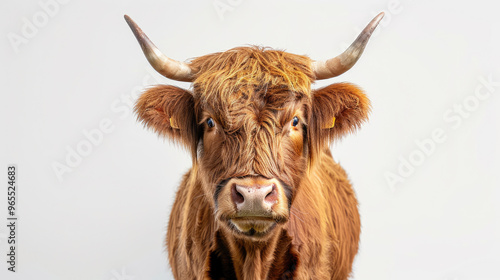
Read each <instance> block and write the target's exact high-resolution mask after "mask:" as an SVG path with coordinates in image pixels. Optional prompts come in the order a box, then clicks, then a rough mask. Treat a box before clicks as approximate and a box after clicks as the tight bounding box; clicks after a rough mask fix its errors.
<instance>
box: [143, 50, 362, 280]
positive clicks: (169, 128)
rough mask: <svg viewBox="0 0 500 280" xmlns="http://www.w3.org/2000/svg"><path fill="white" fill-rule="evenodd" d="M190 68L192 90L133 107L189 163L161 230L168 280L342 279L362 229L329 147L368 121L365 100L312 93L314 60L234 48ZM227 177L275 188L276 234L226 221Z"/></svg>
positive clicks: (335, 90) (153, 92) (336, 91)
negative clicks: (184, 152)
mask: <svg viewBox="0 0 500 280" xmlns="http://www.w3.org/2000/svg"><path fill="white" fill-rule="evenodd" d="M191 66H192V67H193V68H195V69H197V70H198V74H197V76H196V78H195V81H194V82H193V92H189V91H186V90H184V89H181V88H177V87H173V86H164V85H161V86H156V87H153V88H151V89H148V90H147V91H146V92H145V93H144V94H143V95H142V96H141V97H140V99H139V100H138V102H137V105H136V112H137V114H138V117H139V119H140V120H141V121H142V122H143V123H144V124H145V125H146V126H147V127H150V128H152V129H153V130H154V131H155V132H157V133H159V134H160V135H162V136H166V137H168V138H170V139H173V140H174V141H176V142H178V143H181V144H182V145H184V146H185V147H187V148H188V149H189V150H190V151H191V153H192V157H193V167H192V169H191V170H190V171H189V172H188V173H187V174H186V175H185V176H184V179H183V180H182V183H181V184H180V187H179V189H178V192H177V196H176V199H175V203H174V206H173V208H172V213H171V215H170V221H169V224H168V233H167V247H168V253H169V260H170V265H171V267H172V270H173V274H174V276H175V278H176V279H337V280H340V279H347V278H348V277H349V274H350V272H351V267H352V262H353V260H354V257H355V255H356V253H357V250H358V241H359V233H360V220H359V214H358V208H357V200H356V197H355V194H354V191H353V189H352V187H351V185H350V183H349V180H348V178H347V175H346V173H345V172H344V170H343V169H342V168H341V167H340V166H339V165H338V164H337V163H335V161H334V160H333V158H332V156H331V154H330V151H329V149H328V144H329V143H330V142H331V141H332V140H333V139H339V138H340V137H342V136H343V135H345V134H346V133H350V132H353V131H355V130H356V129H357V128H358V127H359V126H360V124H361V123H362V122H364V121H365V120H366V119H367V115H368V113H369V110H370V103H369V100H368V98H367V97H366V96H365V95H364V94H363V92H362V91H361V90H360V89H359V88H358V87H356V86H354V85H352V84H346V83H340V84H332V85H330V86H327V87H325V88H322V89H317V90H311V83H312V82H313V81H314V75H313V73H312V71H311V60H310V59H309V58H308V57H305V56H299V55H294V54H289V53H286V52H283V51H277V50H271V49H266V48H260V47H240V48H235V49H232V50H229V51H226V52H222V53H216V54H211V55H207V56H203V57H199V58H196V59H194V60H193V61H192V62H191ZM295 116H296V117H298V119H299V125H297V126H292V125H291V122H292V121H293V118H294V117H295ZM209 118H212V119H213V120H214V121H215V126H214V127H210V126H208V125H207V120H208V119H209ZM333 118H335V125H334V126H333V127H332V122H333V121H332V120H333ZM235 178H238V180H257V178H267V179H273V180H275V181H276V182H279V183H277V184H278V185H279V193H280V196H279V202H278V203H277V205H276V206H275V208H273V217H274V219H275V221H276V226H275V227H274V228H272V229H270V230H269V232H265V237H262V238H252V237H248V236H243V235H242V234H239V233H238V232H237V231H236V230H235V229H234V228H232V227H230V226H228V224H227V223H226V221H228V220H230V219H231V217H234V213H235V212H236V208H235V205H234V203H233V202H232V200H231V198H230V195H229V193H230V191H229V186H227V184H226V183H227V182H228V180H229V181H230V180H232V179H235Z"/></svg>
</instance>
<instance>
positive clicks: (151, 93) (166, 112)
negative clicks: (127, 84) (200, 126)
mask: <svg viewBox="0 0 500 280" xmlns="http://www.w3.org/2000/svg"><path fill="white" fill-rule="evenodd" d="M135 112H136V113H137V118H138V119H139V120H140V121H141V122H142V123H143V124H144V125H145V126H146V127H148V128H151V129H152V130H153V131H155V132H156V133H158V134H159V135H160V136H165V137H167V138H169V139H172V140H174V141H175V142H177V143H181V144H183V145H185V146H186V147H187V148H193V149H196V148H195V147H196V145H197V143H196V139H197V124H196V114H195V108H194V98H193V95H192V94H191V93H190V92H189V91H187V90H185V89H182V88H178V87H174V86H169V85H158V86H154V87H152V88H150V89H148V90H146V91H145V92H144V93H143V94H142V95H141V97H139V99H138V100H137V103H136V105H135Z"/></svg>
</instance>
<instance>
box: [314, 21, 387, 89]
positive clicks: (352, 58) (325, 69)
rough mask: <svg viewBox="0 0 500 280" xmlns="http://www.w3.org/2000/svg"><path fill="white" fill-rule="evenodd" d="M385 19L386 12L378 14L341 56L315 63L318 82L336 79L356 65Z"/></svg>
mask: <svg viewBox="0 0 500 280" xmlns="http://www.w3.org/2000/svg"><path fill="white" fill-rule="evenodd" d="M383 17H384V12H382V13H380V14H378V15H377V16H376V17H375V18H374V19H372V21H370V23H368V25H367V26H366V27H365V29H363V31H361V34H359V36H358V38H356V40H354V42H353V43H352V44H351V45H350V46H349V48H347V50H345V51H344V52H343V53H341V54H340V55H338V56H336V57H334V58H331V59H328V60H326V61H314V62H313V64H312V70H313V72H314V75H315V76H316V80H322V79H329V78H333V77H336V76H338V75H340V74H342V73H344V72H346V71H347V70H349V69H351V67H353V66H354V64H356V62H357V61H358V59H359V58H360V57H361V54H362V53H363V50H364V49H365V46H366V44H367V43H368V39H370V36H371V35H372V33H373V30H374V29H375V27H377V25H378V24H379V22H380V21H381V20H382V18H383Z"/></svg>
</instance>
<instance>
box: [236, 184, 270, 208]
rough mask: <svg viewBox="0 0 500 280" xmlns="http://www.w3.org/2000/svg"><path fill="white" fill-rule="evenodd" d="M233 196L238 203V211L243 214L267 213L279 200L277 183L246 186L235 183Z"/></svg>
mask: <svg viewBox="0 0 500 280" xmlns="http://www.w3.org/2000/svg"><path fill="white" fill-rule="evenodd" d="M231 197H232V199H233V201H234V203H235V204H236V208H237V209H238V212H239V213H240V214H242V215H249V216H251V215H256V216H259V215H266V214H268V213H269V212H270V211H271V208H272V206H273V205H274V204H276V203H277V202H278V192H277V191H276V185H275V184H270V185H266V186H259V185H254V186H244V185H237V184H234V185H233V188H232V191H231Z"/></svg>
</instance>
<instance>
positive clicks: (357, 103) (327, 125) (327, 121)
mask: <svg viewBox="0 0 500 280" xmlns="http://www.w3.org/2000/svg"><path fill="white" fill-rule="evenodd" d="M370 109H371V106H370V100H369V99H368V97H367V96H366V95H365V94H364V93H363V91H362V90H361V89H360V88H359V87H357V86H355V85H353V84H349V83H338V84H332V85H329V86H327V87H324V88H320V89H317V90H314V91H313V102H312V116H311V124H310V129H311V130H312V131H311V133H312V138H313V142H316V143H315V144H314V145H316V148H317V149H322V148H323V146H324V145H325V144H327V143H329V142H330V141H331V140H333V139H339V138H341V137H342V136H344V135H346V134H348V133H350V132H354V131H355V130H356V129H357V128H359V127H360V126H361V124H362V123H363V122H364V121H366V120H367V119H368V114H369V113H370Z"/></svg>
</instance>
